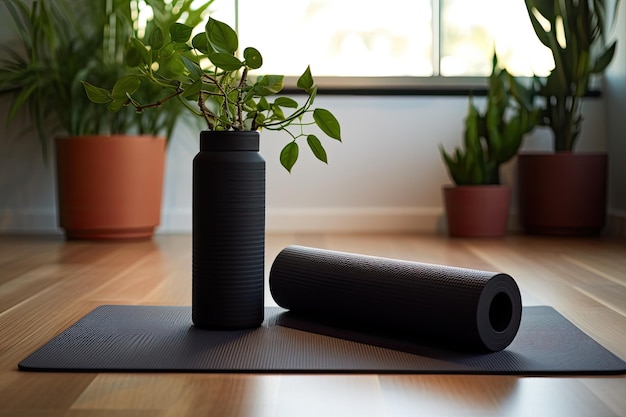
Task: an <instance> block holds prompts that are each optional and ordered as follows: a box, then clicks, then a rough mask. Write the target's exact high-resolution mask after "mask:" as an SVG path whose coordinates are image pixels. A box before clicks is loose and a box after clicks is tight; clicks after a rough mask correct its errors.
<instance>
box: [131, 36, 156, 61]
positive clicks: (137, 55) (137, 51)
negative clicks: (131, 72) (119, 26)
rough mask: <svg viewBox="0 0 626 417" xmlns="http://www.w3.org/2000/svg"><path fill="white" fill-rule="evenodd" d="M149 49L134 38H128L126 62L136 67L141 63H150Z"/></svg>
mask: <svg viewBox="0 0 626 417" xmlns="http://www.w3.org/2000/svg"><path fill="white" fill-rule="evenodd" d="M150 61H151V58H150V51H149V50H148V49H147V48H146V46H145V45H144V44H143V43H142V42H141V41H140V40H139V39H136V38H131V39H130V44H129V46H128V50H127V51H126V63H127V64H128V66H130V67H138V66H139V65H141V64H144V65H150V63H151V62H150Z"/></svg>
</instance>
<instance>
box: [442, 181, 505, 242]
mask: <svg viewBox="0 0 626 417" xmlns="http://www.w3.org/2000/svg"><path fill="white" fill-rule="evenodd" d="M443 195H444V202H445V207H446V216H447V220H448V234H449V235H450V236H451V237H503V236H505V235H506V232H507V225H508V220H509V204H510V198H511V189H510V187H508V186H506V185H471V186H446V187H444V188H443Z"/></svg>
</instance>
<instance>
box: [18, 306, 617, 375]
mask: <svg viewBox="0 0 626 417" xmlns="http://www.w3.org/2000/svg"><path fill="white" fill-rule="evenodd" d="M373 310H376V308H375V307H373ZM287 326H289V327H287ZM320 333H321V334H320ZM324 333H325V334H324ZM19 368H20V369H21V370H24V371H61V372H68V371H73V372H78V371H84V372H300V373H304V372H306V373H327V372H341V373H453V374H517V375H550V374H575V375H580V374H594V375H599V374H619V373H625V372H626V363H624V361H622V360H620V359H619V358H617V357H616V356H614V355H613V354H611V353H610V352H609V351H607V350H606V349H604V348H603V347H602V346H600V345H599V344H598V343H596V342H595V341H593V340H592V339H591V338H589V337H588V336H587V335H585V334H584V333H583V332H582V331H580V330H579V329H577V328H576V327H575V326H574V325H572V324H571V323H570V322H569V321H567V320H566V319H565V318H564V317H562V316H561V315H560V314H558V313H557V312H556V311H555V310H554V309H552V308H550V307H524V311H523V315H522V322H521V325H520V328H519V331H518V333H517V336H516V338H515V340H514V341H513V342H512V343H511V345H510V346H509V347H508V348H507V349H504V350H501V351H498V352H473V353H472V352H459V351H455V350H451V349H446V348H442V347H441V346H439V345H437V346H432V345H431V346H429V345H426V344H420V343H416V342H409V341H407V340H406V339H404V338H396V337H394V336H392V335H389V334H380V333H378V332H375V331H371V330H367V331H361V330H358V329H356V328H350V329H342V328H341V327H336V326H334V325H329V324H328V323H326V324H324V323H323V322H319V321H312V320H309V319H305V318H303V317H299V316H297V315H295V314H294V313H293V312H287V311H286V310H283V309H281V308H279V307H266V309H265V321H264V323H263V326H262V327H259V328H257V329H253V330H236V331H210V330H199V329H196V328H194V327H193V324H192V322H191V307H173V306H127V305H116V306H111V305H107V306H101V307H98V308H96V309H95V310H93V311H92V312H91V313H89V314H87V315H86V316H85V317H83V318H82V319H80V320H79V321H78V322H77V323H75V324H74V325H72V326H70V327H69V328H68V329H67V330H65V331H64V332H63V333H61V334H60V335H59V336H57V337H56V338H54V339H52V340H51V341H50V342H48V343H47V344H45V345H44V346H43V347H41V348H40V349H39V350H37V351H35V352H34V353H33V354H31V355H30V356H28V357H27V358H26V359H24V360H23V361H22V362H21V363H20V364H19Z"/></svg>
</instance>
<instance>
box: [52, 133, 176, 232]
mask: <svg viewBox="0 0 626 417" xmlns="http://www.w3.org/2000/svg"><path fill="white" fill-rule="evenodd" d="M55 151H56V174H57V178H56V179H57V204H58V219H59V226H60V227H61V228H62V229H64V231H65V235H66V237H67V238H68V239H88V240H107V239H116V240H117V239H149V238H151V237H152V236H153V234H154V229H155V227H156V226H158V225H159V223H160V220H161V199H162V194H163V172H164V168H165V138H163V137H154V136H143V135H140V136H132V135H112V136H79V137H63V138H57V139H56V140H55Z"/></svg>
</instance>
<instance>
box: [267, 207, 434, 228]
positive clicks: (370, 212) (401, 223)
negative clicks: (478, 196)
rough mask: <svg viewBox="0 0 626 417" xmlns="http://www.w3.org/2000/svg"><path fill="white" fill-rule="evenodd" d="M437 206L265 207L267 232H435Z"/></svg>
mask: <svg viewBox="0 0 626 417" xmlns="http://www.w3.org/2000/svg"><path fill="white" fill-rule="evenodd" d="M442 215H443V211H442V210H441V209H440V208H410V207H409V208H403V207H363V208H361V207H349V208H348V207H346V208H316V209H306V208H302V209H300V208H298V209H288V208H282V209H268V211H267V217H266V228H267V230H268V231H269V232H315V231H320V232H435V231H437V230H440V229H441V219H442Z"/></svg>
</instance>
